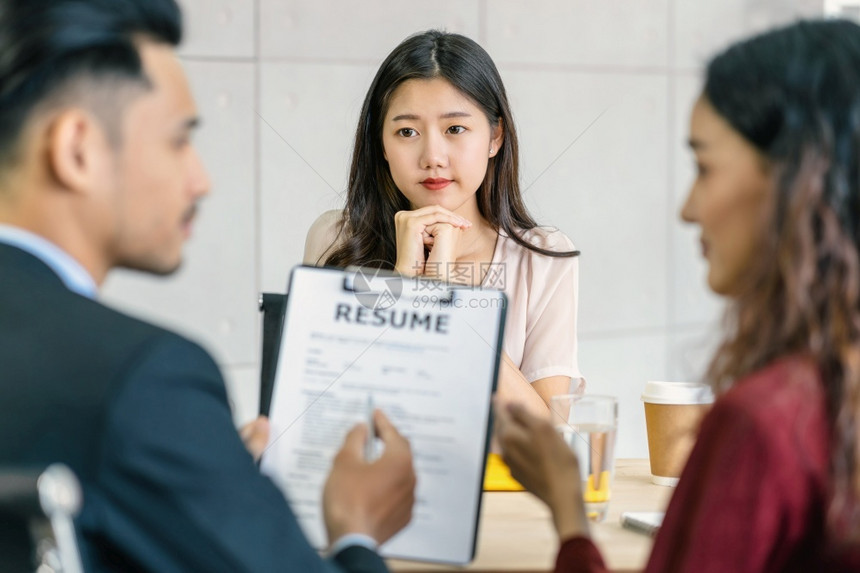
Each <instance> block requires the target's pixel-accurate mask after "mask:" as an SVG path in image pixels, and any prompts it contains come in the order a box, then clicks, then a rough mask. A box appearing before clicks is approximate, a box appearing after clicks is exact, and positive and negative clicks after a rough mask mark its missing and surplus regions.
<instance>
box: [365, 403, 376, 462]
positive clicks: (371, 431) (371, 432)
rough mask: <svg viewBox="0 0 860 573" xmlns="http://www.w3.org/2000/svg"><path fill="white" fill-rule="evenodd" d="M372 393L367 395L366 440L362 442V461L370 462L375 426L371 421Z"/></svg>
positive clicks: (372, 453)
mask: <svg viewBox="0 0 860 573" xmlns="http://www.w3.org/2000/svg"><path fill="white" fill-rule="evenodd" d="M373 410H374V407H373V394H368V395H367V412H366V414H367V441H366V442H364V461H366V462H372V461H373V459H374V457H375V456H374V453H375V452H374V447H373V446H374V440H375V439H376V426H375V425H374V423H373Z"/></svg>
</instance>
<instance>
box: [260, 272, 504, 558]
mask: <svg viewBox="0 0 860 573" xmlns="http://www.w3.org/2000/svg"><path fill="white" fill-rule="evenodd" d="M288 291H289V297H288V299H287V307H286V312H285V319H284V328H283V334H282V338H281V347H280V352H279V358H278V365H277V368H276V374H275V384H274V390H273V394H272V402H271V407H270V413H269V416H270V418H269V421H270V427H271V437H270V443H269V445H268V446H267V448H266V451H265V452H264V454H263V458H262V461H261V470H262V471H263V473H265V474H267V475H269V476H270V477H271V478H272V480H273V481H274V482H275V484H277V485H278V486H279V487H280V488H281V489H282V491H283V492H284V493H285V495H286V497H287V499H288V500H289V502H290V505H291V507H292V509H293V512H294V513H295V514H296V517H297V519H298V521H299V524H300V525H301V527H302V529H303V531H304V532H305V534H306V536H307V537H308V540H309V541H310V543H311V545H313V546H315V547H316V548H317V549H323V548H325V546H326V545H327V539H326V534H325V527H324V523H323V519H322V488H323V485H324V483H325V478H326V477H327V475H328V472H329V469H330V467H331V460H332V459H333V458H334V455H335V453H336V452H337V450H338V449H340V446H341V445H342V443H343V438H344V436H345V435H346V433H347V432H348V431H349V429H350V428H352V427H353V426H354V425H355V424H356V423H358V422H363V421H366V417H367V408H368V402H369V401H370V402H372V403H373V404H374V405H375V406H376V407H378V408H380V409H382V410H383V411H384V412H385V413H386V415H387V416H388V417H389V418H390V419H391V420H392V422H393V423H394V425H395V426H396V427H397V428H398V430H399V431H400V432H401V433H402V434H403V435H405V436H406V437H407V438H408V439H409V441H410V444H411V446H412V453H413V459H414V466H415V471H416V474H417V477H418V485H417V489H416V504H415V507H414V508H413V518H412V521H411V523H410V524H409V525H408V526H407V527H406V528H405V529H404V530H403V531H401V532H400V533H398V534H397V535H396V536H394V537H393V538H392V539H391V540H389V541H388V542H387V543H385V544H383V545H382V546H381V547H380V551H379V552H380V554H381V555H382V556H383V557H388V558H396V559H408V560H418V561H429V562H437V563H446V564H456V565H465V564H467V563H469V562H470V561H471V560H472V559H474V556H475V551H476V547H477V531H478V520H479V516H480V506H481V491H482V484H483V480H484V468H485V460H486V456H487V452H488V449H489V444H490V430H491V425H492V419H491V415H492V412H491V407H490V400H491V396H492V393H493V392H494V391H495V388H496V382H497V378H498V374H499V361H500V356H501V345H502V337H503V333H504V324H505V309H506V306H507V298H506V296H505V295H504V293H502V292H501V291H498V290H494V289H482V288H477V287H476V288H472V287H460V286H457V285H451V284H446V283H440V282H437V281H430V280H425V279H421V278H415V277H403V276H401V275H399V274H395V273H391V272H388V271H382V270H377V269H356V268H351V269H346V270H343V269H335V268H328V267H310V266H299V267H295V268H294V269H293V270H292V272H291V274H290V281H289V288H288ZM378 445H379V444H377V446H378Z"/></svg>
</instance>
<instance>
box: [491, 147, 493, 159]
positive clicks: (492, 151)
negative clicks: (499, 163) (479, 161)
mask: <svg viewBox="0 0 860 573" xmlns="http://www.w3.org/2000/svg"><path fill="white" fill-rule="evenodd" d="M492 156H493V148H492V147H491V148H490V157H492Z"/></svg>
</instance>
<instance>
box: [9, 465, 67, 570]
mask: <svg viewBox="0 0 860 573" xmlns="http://www.w3.org/2000/svg"><path fill="white" fill-rule="evenodd" d="M82 502H83V495H82V494H81V486H80V484H79V483H78V479H77V478H76V477H75V474H74V473H73V472H72V471H71V470H70V469H69V468H68V467H66V466H64V465H63V464H52V465H50V466H48V467H47V468H46V469H45V470H44V471H38V470H33V469H25V468H20V467H9V466H0V570H2V571H4V572H9V573H12V572H18V571H21V572H24V571H27V572H30V573H32V572H33V571H38V573H49V572H53V573H83V566H82V565H81V556H80V552H79V551H78V543H77V538H76V536H75V525H74V518H75V516H76V515H77V514H78V513H79V512H80V510H81V505H82Z"/></svg>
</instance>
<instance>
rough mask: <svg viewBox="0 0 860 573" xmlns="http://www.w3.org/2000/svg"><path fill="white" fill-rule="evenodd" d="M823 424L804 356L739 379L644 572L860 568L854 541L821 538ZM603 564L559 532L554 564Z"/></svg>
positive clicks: (716, 410) (705, 425)
mask: <svg viewBox="0 0 860 573" xmlns="http://www.w3.org/2000/svg"><path fill="white" fill-rule="evenodd" d="M829 444H830V437H829V430H828V422H827V412H826V405H825V396H824V391H823V388H822V385H821V381H820V378H819V374H818V371H817V369H816V367H815V365H814V364H813V363H812V362H810V361H809V360H804V359H802V358H799V357H793V358H786V359H782V360H779V361H777V362H774V363H773V364H771V365H770V366H768V367H766V368H764V369H762V370H760V371H758V372H756V373H754V374H752V375H750V376H748V377H746V378H744V379H742V380H740V381H739V382H738V383H737V384H735V386H734V387H733V388H732V389H730V390H729V391H728V392H726V393H725V394H724V395H723V396H721V397H720V398H719V399H718V400H717V401H716V403H715V404H714V407H713V408H712V409H711V411H710V412H709V413H708V415H707V416H705V419H704V420H703V421H702V427H701V430H700V432H699V437H698V440H697V441H696V445H695V447H694V448H693V451H692V453H691V454H690V458H689V460H688V461H687V465H686V467H685V468H684V472H683V473H682V475H681V479H680V482H679V483H678V487H677V488H676V490H675V492H674V494H673V496H672V500H671V502H670V503H669V507H668V509H667V511H666V517H665V519H664V521H663V526H662V527H661V528H660V531H659V533H658V534H657V539H656V540H655V543H654V549H653V551H652V553H651V557H650V559H649V561H648V566H647V568H646V571H648V572H652V571H661V572H663V571H695V572H697V573H708V572H719V573H723V572H727V571H732V572H735V573H744V572H752V571H756V572H758V571H842V570H845V571H849V570H853V571H858V570H860V548H857V547H852V548H848V549H847V550H843V551H840V552H838V553H837V552H835V551H832V550H829V549H828V548H827V547H828V546H827V544H826V538H825V527H824V516H825V511H826V507H827V500H828V483H829V481H828V475H829V470H828V463H829V453H828V452H829ZM579 571H582V572H585V571H589V572H597V571H606V567H605V565H604V563H603V560H602V559H601V558H600V554H599V553H598V551H597V549H596V548H595V547H594V545H593V544H592V543H591V541H589V540H588V539H585V538H581V537H579V538H574V539H569V540H567V541H565V542H564V543H563V544H562V547H561V550H560V551H559V555H558V560H557V562H556V572H557V573H571V572H579Z"/></svg>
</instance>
